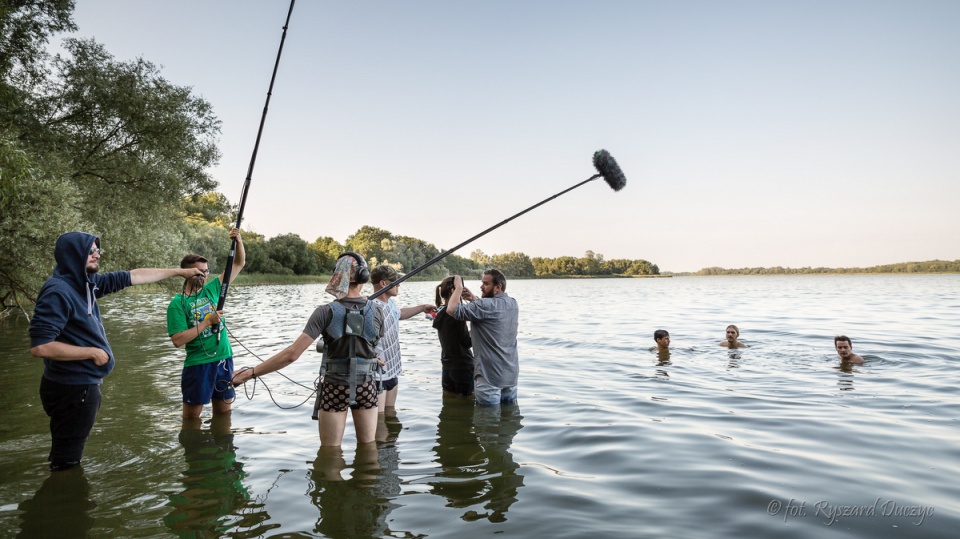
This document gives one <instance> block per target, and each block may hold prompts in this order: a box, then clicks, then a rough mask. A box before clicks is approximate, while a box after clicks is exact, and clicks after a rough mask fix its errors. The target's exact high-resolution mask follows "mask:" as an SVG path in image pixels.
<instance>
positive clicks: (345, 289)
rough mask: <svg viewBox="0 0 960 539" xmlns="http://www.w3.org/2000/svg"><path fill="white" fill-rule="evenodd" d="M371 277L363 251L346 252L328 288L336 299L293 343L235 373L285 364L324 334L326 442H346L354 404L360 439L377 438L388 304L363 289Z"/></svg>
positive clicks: (241, 375)
mask: <svg viewBox="0 0 960 539" xmlns="http://www.w3.org/2000/svg"><path fill="white" fill-rule="evenodd" d="M368 281H370V269H369V268H368V267H367V263H366V261H365V260H364V259H363V257H362V256H360V255H359V254H357V253H343V254H342V255H340V256H339V258H337V265H336V268H335V269H334V271H333V277H331V278H330V283H329V284H327V288H326V291H327V293H328V294H331V295H332V296H333V297H335V298H336V300H335V301H332V302H330V303H328V304H326V305H321V306H319V307H317V308H316V309H315V310H314V311H313V314H311V315H310V319H309V320H307V325H306V327H304V328H303V332H302V333H301V334H300V336H299V337H297V340H296V341H294V343H293V344H291V345H290V346H288V347H286V348H284V349H283V350H281V351H280V352H278V353H277V354H276V355H274V356H273V357H271V358H270V359H268V360H266V361H264V362H263V363H261V364H259V365H255V366H253V367H244V368H242V369H240V370H239V371H238V372H237V374H236V375H235V376H234V377H233V383H234V385H239V384H242V383H244V382H246V381H247V380H250V379H253V378H256V377H257V376H262V375H264V374H267V373H270V372H274V371H278V370H280V369H283V368H284V367H286V366H288V365H290V364H291V363H293V362H294V361H296V360H297V359H299V358H300V356H301V355H302V354H303V352H304V351H305V350H306V349H307V348H309V347H310V345H312V344H313V343H314V341H316V340H317V339H318V338H320V337H323V344H324V347H323V348H324V353H323V356H324V357H323V367H322V368H321V371H320V372H321V381H320V387H319V389H318V393H317V403H316V405H315V410H316V411H318V413H317V414H316V416H315V417H317V419H319V420H320V445H321V446H335V447H337V446H340V444H341V442H342V441H343V432H344V429H345V428H346V424H347V409H348V408H349V409H350V411H351V414H352V415H353V424H354V428H355V429H356V433H357V443H358V444H367V443H373V442H374V441H375V435H376V431H377V385H376V381H375V379H374V374H375V371H376V370H377V369H378V368H379V366H380V361H379V360H378V358H377V352H376V348H377V342H379V340H380V337H382V336H383V310H382V309H380V308H379V307H377V306H376V304H375V303H374V302H372V301H367V298H366V297H365V296H363V295H362V294H361V293H360V291H361V289H362V288H363V285H364V284H365V283H367V282H368Z"/></svg>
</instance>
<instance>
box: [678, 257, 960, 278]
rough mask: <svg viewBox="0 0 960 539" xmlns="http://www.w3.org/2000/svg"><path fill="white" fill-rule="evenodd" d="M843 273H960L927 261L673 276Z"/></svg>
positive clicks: (956, 266) (959, 267)
mask: <svg viewBox="0 0 960 539" xmlns="http://www.w3.org/2000/svg"><path fill="white" fill-rule="evenodd" d="M844 273H960V260H953V261H951V260H927V261H924V262H899V263H896V264H882V265H877V266H869V267H865V268H825V267H816V268H812V267H809V266H808V267H802V268H784V267H781V266H774V267H768V268H759V267H757V268H732V269H727V268H720V267H716V266H714V267H709V268H703V269H701V270H700V271H696V272H693V273H675V274H674V275H816V274H844Z"/></svg>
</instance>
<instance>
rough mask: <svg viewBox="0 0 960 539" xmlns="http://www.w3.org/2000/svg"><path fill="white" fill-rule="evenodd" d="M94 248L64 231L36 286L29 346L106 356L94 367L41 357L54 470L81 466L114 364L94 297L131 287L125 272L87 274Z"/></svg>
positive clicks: (91, 240)
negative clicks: (91, 350) (51, 265)
mask: <svg viewBox="0 0 960 539" xmlns="http://www.w3.org/2000/svg"><path fill="white" fill-rule="evenodd" d="M95 246H99V239H98V238H97V237H96V236H94V235H92V234H87V233H85V232H68V233H66V234H63V235H62V236H60V237H59V238H57V243H56V246H55V248H54V258H55V259H56V261H57V266H56V269H54V271H53V275H51V276H50V278H48V279H47V281H46V282H45V283H43V286H42V287H41V288H40V292H39V294H37V303H36V308H35V310H34V315H33V319H32V320H30V347H31V348H33V347H36V346H40V345H42V344H47V343H50V342H54V341H57V342H61V343H64V344H69V345H73V346H81V347H95V348H99V349H101V350H103V351H105V352H106V353H107V355H108V356H109V358H110V359H109V360H108V361H107V362H106V363H105V364H103V365H99V366H98V365H96V364H95V363H94V362H93V360H91V359H84V360H76V361H57V360H54V359H48V358H44V359H43V378H42V379H41V381H40V400H41V402H42V403H43V409H44V411H45V412H46V413H47V415H48V416H50V437H51V440H52V444H51V449H50V455H49V457H48V459H49V460H50V468H51V469H53V470H60V469H66V468H69V467H70V466H73V465H76V464H79V463H80V459H81V458H82V457H83V448H84V445H85V444H86V442H87V438H88V437H89V436H90V431H91V430H92V429H93V424H94V422H95V421H96V417H97V410H99V409H100V387H99V386H100V384H101V383H102V382H103V378H104V377H105V376H107V375H108V374H110V372H111V371H112V370H113V366H114V364H115V360H114V357H113V350H111V349H110V343H109V342H108V341H107V335H106V331H105V330H104V328H103V320H102V319H101V317H100V306H99V304H98V303H97V299H98V298H102V297H103V296H105V295H107V294H111V293H113V292H118V291H120V290H123V289H124V288H126V287H128V286H130V285H131V284H132V282H131V280H130V272H128V271H114V272H110V273H105V274H99V273H87V259H88V257H89V256H90V249H91V248H92V247H95Z"/></svg>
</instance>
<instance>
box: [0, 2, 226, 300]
mask: <svg viewBox="0 0 960 539" xmlns="http://www.w3.org/2000/svg"><path fill="white" fill-rule="evenodd" d="M72 6H73V3H72V2H65V1H55V0H51V1H46V2H43V1H32V2H31V1H29V0H24V1H20V2H14V1H12V0H5V1H2V3H0V46H2V52H3V54H0V75H2V80H0V98H2V99H0V126H3V128H2V134H0V142H2V145H3V146H2V150H0V152H2V154H3V155H2V157H0V161H2V163H0V164H2V169H0V179H2V182H0V205H2V206H0V207H2V210H3V212H2V223H0V226H3V227H4V234H3V236H2V239H0V241H2V242H4V245H5V246H6V248H8V249H12V250H9V251H7V252H6V253H5V254H7V253H13V254H14V255H13V256H9V257H8V256H4V257H3V260H4V263H3V270H2V271H3V274H2V278H0V300H2V306H3V307H4V308H7V307H11V306H15V305H18V304H20V303H21V302H22V301H23V300H25V299H32V297H33V294H35V293H36V290H37V289H38V288H39V284H40V283H41V282H42V280H43V279H44V278H45V277H46V276H47V275H49V274H50V268H51V267H52V266H53V261H52V257H51V253H52V250H53V245H54V241H55V239H56V237H57V236H59V235H60V234H62V233H64V232H67V231H70V230H78V229H80V230H84V231H87V232H90V233H93V234H96V235H98V236H100V237H101V241H102V243H103V246H104V249H105V251H106V253H107V254H106V255H105V256H104V258H103V261H102V263H103V267H104V270H108V271H109V270H115V269H127V268H135V267H149V266H170V265H172V264H171V261H175V260H179V259H180V257H181V256H182V255H183V254H184V251H185V249H186V247H187V245H188V243H189V242H190V240H193V239H196V238H198V237H202V236H203V234H202V233H200V232H198V231H191V230H189V229H187V228H185V227H184V225H183V223H182V218H181V214H180V210H181V207H180V206H181V204H180V200H181V199H182V198H183V197H184V196H186V195H191V194H194V193H204V192H207V191H210V190H211V189H213V187H214V186H215V183H214V182H213V180H212V179H211V178H210V176H209V175H208V173H207V172H206V170H207V169H209V168H210V167H211V166H213V165H214V164H216V162H217V159H218V158H219V151H218V150H217V147H216V136H217V134H218V130H219V121H218V120H217V119H216V118H215V117H214V116H213V113H212V111H211V108H210V105H209V104H208V103H207V102H206V101H204V100H202V99H200V98H197V97H194V96H192V95H191V93H190V89H189V88H185V87H178V86H174V85H172V84H170V83H169V82H167V81H166V80H164V79H163V78H162V77H161V76H160V74H159V71H158V70H157V68H156V67H155V66H154V65H153V64H151V63H149V62H147V61H145V60H143V59H137V60H135V61H132V62H118V61H116V60H114V59H113V57H112V56H111V55H110V54H109V53H107V52H106V50H105V49H104V48H103V46H102V45H99V44H97V43H96V42H94V41H92V40H77V39H67V40H65V42H64V48H65V49H66V51H67V52H66V54H64V55H58V56H56V57H54V58H53V59H49V57H48V56H47V55H45V54H44V53H43V52H42V51H43V46H44V45H45V44H46V42H47V40H48V39H49V37H50V36H51V35H52V34H53V33H54V32H57V31H62V30H71V29H73V23H72V21H71V20H70V12H71V10H72ZM14 46H16V47H18V48H16V50H12V49H11V47H14ZM204 202H205V203H208V205H212V207H213V209H212V210H211V211H212V213H211V216H213V215H214V214H216V213H218V211H217V210H216V208H215V206H216V204H215V203H216V202H223V201H218V200H217V199H216V198H214V199H213V200H208V201H204ZM207 209H210V208H207ZM220 213H222V212H220ZM205 217H206V216H205ZM14 263H16V265H17V267H16V268H14V267H12V264H14Z"/></svg>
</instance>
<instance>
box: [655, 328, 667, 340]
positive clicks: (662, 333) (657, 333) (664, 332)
mask: <svg viewBox="0 0 960 539" xmlns="http://www.w3.org/2000/svg"><path fill="white" fill-rule="evenodd" d="M669 336H670V333H668V332H667V330H665V329H658V330H656V331H654V332H653V340H655V341H659V340H660V339H662V338H664V337H669Z"/></svg>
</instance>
